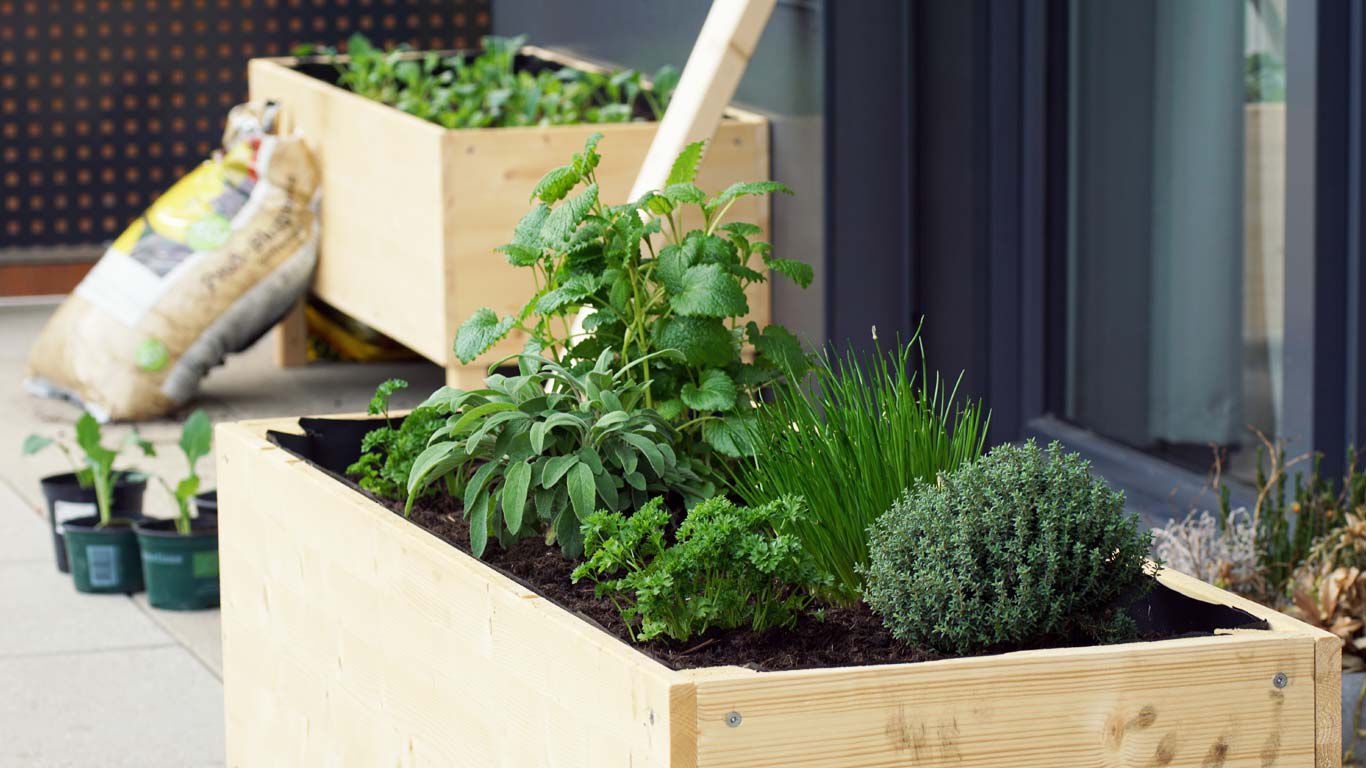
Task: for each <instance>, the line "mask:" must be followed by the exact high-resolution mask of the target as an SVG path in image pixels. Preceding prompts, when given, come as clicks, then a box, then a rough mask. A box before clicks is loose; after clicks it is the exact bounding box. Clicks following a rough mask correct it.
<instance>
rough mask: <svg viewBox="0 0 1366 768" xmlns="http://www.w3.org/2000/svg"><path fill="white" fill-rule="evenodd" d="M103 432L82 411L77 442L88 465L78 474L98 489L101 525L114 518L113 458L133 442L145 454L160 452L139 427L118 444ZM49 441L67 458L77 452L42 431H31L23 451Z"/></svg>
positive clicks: (40, 447) (30, 451)
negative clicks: (107, 440) (111, 443)
mask: <svg viewBox="0 0 1366 768" xmlns="http://www.w3.org/2000/svg"><path fill="white" fill-rule="evenodd" d="M102 442H103V436H102V434H101V430H100V423H99V422H98V421H96V420H95V417H94V416H91V415H90V414H89V413H83V414H81V417H80V418H79V419H77V420H76V446H77V447H78V448H80V450H81V453H82V461H83V463H84V464H85V467H84V468H82V469H78V470H77V473H76V475H77V478H80V477H81V476H82V473H84V476H85V478H86V480H85V482H83V483H82V486H83V487H91V486H93V487H94V489H95V506H96V508H97V509H98V510H99V515H100V526H101V527H104V526H107V525H109V523H110V522H111V521H112V520H113V518H114V515H113V504H114V482H115V480H116V479H117V473H116V472H115V471H114V460H115V459H117V458H118V456H119V453H121V452H122V451H123V449H124V448H127V447H128V446H130V445H134V446H137V447H138V448H139V449H141V450H142V453H143V455H144V456H155V455H157V452H156V448H154V447H153V446H152V444H151V443H149V442H147V441H146V440H143V439H142V436H141V435H139V434H138V431H137V430H136V429H134V430H131V431H129V432H128V434H127V435H125V436H124V439H123V442H122V443H120V444H119V445H118V446H117V447H115V448H106V447H104V445H103V444H102ZM49 445H56V446H57V447H58V448H59V449H61V451H62V453H64V454H66V456H67V458H68V459H71V458H72V457H73V456H75V453H74V452H73V451H72V450H71V449H70V448H68V447H67V446H65V445H63V444H62V443H59V442H57V441H55V440H53V439H51V438H48V437H43V436H41V435H30V436H29V437H28V438H27V439H25V440H24V448H23V450H24V454H25V455H31V454H34V453H37V452H39V451H41V450H43V449H44V448H47V447H48V446H49Z"/></svg>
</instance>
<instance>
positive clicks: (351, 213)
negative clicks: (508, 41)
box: [249, 49, 770, 381]
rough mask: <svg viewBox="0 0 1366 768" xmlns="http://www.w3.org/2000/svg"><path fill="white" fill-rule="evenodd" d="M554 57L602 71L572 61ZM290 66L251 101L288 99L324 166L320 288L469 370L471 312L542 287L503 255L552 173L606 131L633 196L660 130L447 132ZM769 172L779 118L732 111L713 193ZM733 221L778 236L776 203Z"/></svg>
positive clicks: (344, 306) (716, 156)
mask: <svg viewBox="0 0 1366 768" xmlns="http://www.w3.org/2000/svg"><path fill="white" fill-rule="evenodd" d="M532 52H533V53H537V54H538V55H544V52H543V51H540V50H539V49H536V50H533V51H532ZM554 58H555V60H556V61H559V62H560V63H564V64H572V65H574V66H582V67H585V68H588V69H595V68H597V67H596V65H593V64H591V63H587V62H578V61H577V60H575V59H573V58H572V57H569V56H566V55H564V54H555V56H554ZM291 63H292V60H290V59H256V60H253V61H252V62H251V64H250V67H249V75H250V81H251V96H252V98H253V99H267V98H274V99H278V100H279V101H280V102H281V120H282V127H288V128H289V129H290V130H297V131H299V132H300V133H302V135H303V136H304V138H305V140H306V141H307V143H308V144H309V146H310V147H311V148H312V149H313V150H314V151H315V152H316V153H317V154H318V158H319V163H320V165H321V167H322V169H323V201H324V202H323V217H322V238H321V244H320V252H319V260H318V269H317V272H316V274H315V276H314V283H313V292H314V293H315V294H317V295H318V296H319V297H320V298H322V299H323V300H324V301H326V302H327V303H328V304H331V305H332V306H334V307H336V308H337V309H339V310H341V311H342V312H345V313H346V314H348V315H351V316H352V317H355V318H356V319H358V320H361V321H362V322H364V323H366V324H368V325H370V326H373V327H374V328H376V329H377V330H379V331H381V332H383V333H385V334H387V335H388V336H390V337H391V338H393V339H395V340H397V341H399V342H401V343H403V344H404V345H406V346H408V347H409V348H411V349H413V350H414V351H416V352H418V353H419V354H421V355H422V356H424V357H426V358H428V359H429V360H431V361H433V362H436V363H438V364H441V365H444V366H447V368H448V370H449V369H452V368H459V367H461V366H460V364H459V363H458V362H457V361H456V360H455V359H454V355H453V352H452V342H453V341H454V339H455V332H456V329H457V328H459V326H460V324H461V323H463V322H464V321H465V320H466V319H468V317H469V316H470V314H472V313H473V312H474V311H475V310H476V309H478V308H479V307H483V306H489V307H492V308H494V309H496V310H498V311H500V312H509V311H513V310H516V309H520V308H521V306H522V304H523V303H524V302H525V301H526V299H527V297H528V296H530V294H531V291H532V290H533V288H534V284H533V280H532V276H531V275H530V273H529V272H528V271H527V270H523V269H517V268H515V267H512V266H511V265H509V264H508V263H507V261H506V259H505V258H504V257H503V256H502V255H501V254H498V253H496V252H494V250H493V249H494V248H495V247H497V246H499V245H502V244H503V243H506V242H507V241H508V240H509V239H510V238H511V236H512V231H513V229H514V227H515V226H516V224H517V222H518V221H519V220H520V219H521V217H522V216H523V215H524V214H525V213H526V212H527V211H528V210H530V207H531V206H530V203H529V196H530V193H531V189H532V187H533V186H535V183H536V182H537V181H538V180H539V179H540V178H541V176H542V175H543V174H544V173H545V172H546V171H549V170H550V169H552V168H555V167H558V166H560V165H564V164H565V163H566V162H568V160H569V158H570V157H571V155H572V154H573V153H574V152H577V151H579V150H581V149H582V148H583V144H584V142H585V141H586V140H587V138H588V137H589V136H590V135H592V134H593V133H594V132H599V131H600V132H602V133H603V134H604V137H605V138H604V139H603V141H602V144H601V148H602V151H603V153H604V160H603V164H602V166H600V167H599V169H598V171H597V174H598V178H599V181H600V182H601V185H602V194H603V197H604V199H606V200H609V201H612V202H623V201H625V200H626V199H627V197H626V195H627V193H628V192H629V190H630V188H631V183H632V181H633V180H634V179H635V176H636V172H637V171H638V169H639V168H640V164H641V162H642V160H643V159H644V156H645V153H646V151H647V150H648V148H649V145H650V141H651V140H652V139H653V137H654V135H655V132H656V131H657V129H658V124H656V123H621V124H605V125H574V126H549V127H526V128H494V129H469V130H446V129H443V128H441V127H440V126H437V125H435V124H433V123H429V122H426V121H423V120H420V119H418V118H416V117H413V116H412V115H408V114H405V113H403V112H400V111H399V110H397V109H394V108H392V107H389V106H386V105H384V104H380V103H377V102H374V101H371V100H369V99H366V98H364V97H361V96H359V95H357V94H354V93H351V92H349V91H346V90H344V89H341V88H338V87H336V86H334V85H331V84H328V83H325V82H323V81H321V80H318V79H316V78H312V77H308V76H307V75H304V74H301V73H299V72H297V71H295V70H293V69H291V68H290V66H289V65H290V64H291ZM768 174H769V141H768V122H767V120H766V119H764V118H763V117H760V116H758V115H755V114H753V113H750V112H745V111H743V110H737V109H729V110H727V112H726V117H725V119H723V120H722V121H721V126H720V128H719V129H718V132H717V138H716V140H715V142H714V144H713V147H712V151H710V152H709V153H708V157H707V158H706V160H705V162H704V164H703V168H702V172H701V175H700V179H699V180H700V182H701V184H702V186H703V188H704V189H707V190H708V191H719V190H720V189H723V188H724V187H726V186H728V185H729V184H731V183H732V182H735V181H752V180H756V179H766V178H768ZM730 218H731V219H732V220H737V219H744V220H746V221H752V222H754V223H756V224H759V225H760V226H762V227H763V228H764V229H765V230H767V229H768V224H769V202H768V200H767V199H754V200H745V201H743V202H742V203H740V204H737V205H736V206H734V207H733V208H732V213H731V215H730ZM750 305H751V310H752V311H751V316H752V317H753V318H754V319H756V320H759V321H761V322H767V320H768V318H769V315H770V299H769V290H768V287H767V285H760V286H756V287H755V288H754V289H753V291H752V292H751V293H750ZM520 350H521V341H520V340H517V341H513V340H509V341H507V342H505V343H503V344H501V345H499V346H498V347H496V348H495V349H494V350H491V351H490V352H489V353H488V354H486V355H484V356H483V357H482V358H480V359H479V360H478V361H476V362H475V363H474V364H473V365H471V366H469V367H468V368H467V369H466V370H463V371H458V372H450V373H449V374H448V376H449V377H450V378H451V379H452V380H476V381H477V380H478V378H479V377H480V376H481V375H482V373H483V371H484V369H485V368H486V366H487V365H488V364H490V363H492V362H495V361H497V360H499V359H501V358H503V357H505V356H506V355H508V354H511V353H514V352H517V351H520Z"/></svg>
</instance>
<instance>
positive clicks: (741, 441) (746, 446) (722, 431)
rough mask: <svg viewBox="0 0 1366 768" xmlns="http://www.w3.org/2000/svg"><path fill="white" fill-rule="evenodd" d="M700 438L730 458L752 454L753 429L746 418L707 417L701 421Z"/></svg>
mask: <svg viewBox="0 0 1366 768" xmlns="http://www.w3.org/2000/svg"><path fill="white" fill-rule="evenodd" d="M702 439H703V440H704V441H706V443H707V445H710V446H711V447H712V448H713V449H715V450H716V451H717V452H718V453H720V454H721V455H723V456H729V457H731V458H732V459H740V458H745V457H747V456H753V455H754V439H753V429H752V426H751V423H750V420H749V419H746V418H742V417H739V416H727V417H725V418H723V419H708V420H707V421H704V422H702Z"/></svg>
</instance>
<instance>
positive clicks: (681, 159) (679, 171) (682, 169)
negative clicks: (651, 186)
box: [664, 141, 707, 187]
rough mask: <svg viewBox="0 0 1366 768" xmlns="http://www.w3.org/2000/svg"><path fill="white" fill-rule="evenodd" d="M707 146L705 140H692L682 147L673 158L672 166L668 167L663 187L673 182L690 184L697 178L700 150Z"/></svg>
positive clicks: (700, 162)
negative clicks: (666, 178) (667, 174)
mask: <svg viewBox="0 0 1366 768" xmlns="http://www.w3.org/2000/svg"><path fill="white" fill-rule="evenodd" d="M706 148H707V142H705V141H694V142H693V143H691V144H689V145H688V146H686V147H684V148H683V151H682V152H680V153H678V157H677V159H675V160H674V164H673V167H672V168H670V169H669V178H668V180H667V181H665V182H664V186H665V187H669V186H672V185H674V184H691V183H692V182H693V181H695V180H696V179H697V166H699V165H701V164H702V152H703V151H704V150H705V149H706Z"/></svg>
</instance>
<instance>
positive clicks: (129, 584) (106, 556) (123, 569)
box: [62, 515, 142, 595]
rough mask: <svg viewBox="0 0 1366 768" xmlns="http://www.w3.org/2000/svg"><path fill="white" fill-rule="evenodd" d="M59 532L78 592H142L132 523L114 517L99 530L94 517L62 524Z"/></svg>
mask: <svg viewBox="0 0 1366 768" xmlns="http://www.w3.org/2000/svg"><path fill="white" fill-rule="evenodd" d="M62 532H63V534H64V536H65V538H66V555H67V560H68V561H69V562H70V563H71V579H72V581H74V582H75V584H76V591H77V592H95V593H122V594H126V595H131V594H133V593H134V592H141V591H142V557H141V555H139V553H138V537H137V534H135V533H134V532H133V521H131V520H127V519H124V518H114V519H113V520H112V521H110V523H109V525H107V526H104V527H100V518H99V517H98V516H96V515H90V516H88V517H77V518H73V519H71V520H68V521H66V522H65V523H63V524H62Z"/></svg>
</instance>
